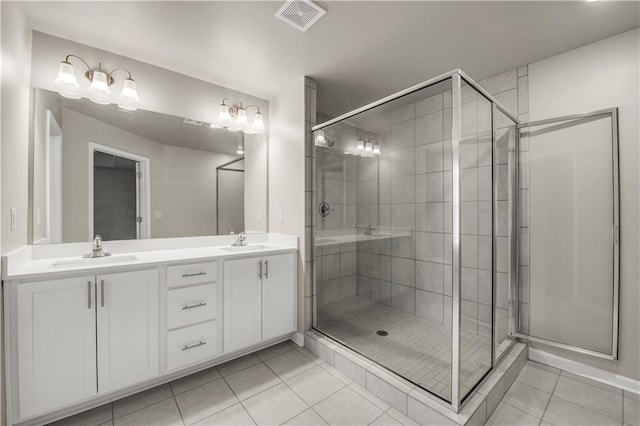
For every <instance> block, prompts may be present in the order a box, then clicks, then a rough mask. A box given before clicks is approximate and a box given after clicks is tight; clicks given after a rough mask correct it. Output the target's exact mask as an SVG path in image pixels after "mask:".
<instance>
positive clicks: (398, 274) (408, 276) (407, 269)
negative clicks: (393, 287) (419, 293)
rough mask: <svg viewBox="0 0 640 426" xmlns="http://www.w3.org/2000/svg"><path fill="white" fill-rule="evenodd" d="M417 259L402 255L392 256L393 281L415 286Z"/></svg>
mask: <svg viewBox="0 0 640 426" xmlns="http://www.w3.org/2000/svg"><path fill="white" fill-rule="evenodd" d="M415 278H416V261H415V260H413V259H404V258H401V257H392V258H391V282H393V283H395V284H402V285H405V286H410V287H415V284H416V283H415Z"/></svg>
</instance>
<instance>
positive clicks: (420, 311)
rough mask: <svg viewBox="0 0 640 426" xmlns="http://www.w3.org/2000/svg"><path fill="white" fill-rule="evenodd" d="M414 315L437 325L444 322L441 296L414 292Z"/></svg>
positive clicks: (428, 292)
mask: <svg viewBox="0 0 640 426" xmlns="http://www.w3.org/2000/svg"><path fill="white" fill-rule="evenodd" d="M416 315H417V316H419V317H422V318H426V319H429V320H431V321H436V322H439V323H443V322H445V318H444V299H443V296H442V294H437V293H432V292H430V291H423V290H416Z"/></svg>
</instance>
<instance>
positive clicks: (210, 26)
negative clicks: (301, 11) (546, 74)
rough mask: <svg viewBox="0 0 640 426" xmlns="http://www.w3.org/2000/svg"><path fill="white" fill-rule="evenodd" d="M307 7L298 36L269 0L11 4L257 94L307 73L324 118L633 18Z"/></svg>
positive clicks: (594, 34) (406, 5) (578, 11)
mask: <svg viewBox="0 0 640 426" xmlns="http://www.w3.org/2000/svg"><path fill="white" fill-rule="evenodd" d="M319 3H320V4H321V5H322V6H323V7H325V8H326V9H327V14H326V15H325V16H324V17H323V18H322V19H321V20H320V21H319V22H318V23H317V24H316V25H315V26H313V27H312V28H311V29H310V30H308V31H307V32H305V33H302V32H299V31H298V30H296V29H295V28H293V27H291V26H289V25H287V24H286V23H284V22H282V21H280V20H278V19H276V18H275V17H274V16H273V14H274V13H275V12H276V11H277V10H278V8H279V7H280V5H281V4H282V3H281V2H279V1H278V2H268V1H230V2H204V1H202V2H180V1H178V2H111V1H110V2H30V3H23V4H21V7H23V8H24V10H25V12H26V14H27V16H28V18H29V20H30V22H31V25H32V26H33V28H34V29H37V30H39V31H42V32H45V33H49V34H53V35H56V36H59V37H63V38H67V39H71V40H74V41H78V42H80V43H84V44H88V45H92V46H95V47H98V48H101V49H105V50H109V51H112V52H114V53H118V54H121V55H125V56H129V57H132V58H134V59H137V60H141V61H144V62H148V63H151V64H153V65H157V66H160V67H164V68H168V69H170V70H173V71H177V72H180V73H183V74H186V75H189V76H192V77H195V78H199V79H202V80H206V81H210V82H213V83H216V84H220V85H223V86H227V87H230V88H232V89H236V90H240V91H244V92H247V93H250V94H253V95H256V96H259V97H262V98H266V99H271V98H273V97H274V96H275V95H276V94H277V93H278V90H279V88H281V87H282V86H283V85H285V84H287V83H290V82H292V81H294V79H296V78H299V77H300V76H302V75H309V76H311V77H313V78H315V79H316V80H317V81H318V83H319V110H320V111H323V112H326V113H328V114H331V115H338V114H340V113H343V112H346V111H349V110H351V109H353V108H356V107H358V106H361V105H363V104H365V103H368V102H370V101H373V100H376V99H378V98H380V97H382V96H385V95H388V94H391V93H393V92H396V91H398V90H401V89H403V88H405V87H408V86H410V85H413V84H415V83H418V82H421V81H424V80H427V79H428V78H431V77H433V76H435V75H437V74H440V73H443V72H445V71H448V70H450V69H453V68H461V69H463V70H464V71H466V72H467V73H468V74H469V75H470V76H472V77H474V78H476V79H478V80H480V79H482V78H485V77H489V76H491V75H495V74H498V73H500V72H503V71H506V70H508V69H512V68H514V67H516V66H520V65H523V64H527V63H531V62H534V61H537V60H540V59H544V58H546V57H549V56H553V55H555V54H558V53H561V52H564V51H567V50H570V49H573V48H576V47H579V46H582V45H585V44H589V43H592V42H594V41H597V40H600V39H603V38H606V37H609V36H612V35H615V34H619V33H622V32H625V31H628V30H630V29H633V28H635V27H638V25H639V21H640V12H639V7H640V3H638V2H636V1H627V2H616V1H600V2H596V3H588V2H586V1H574V2H555V1H543V2H524V1H512V2H480V1H473V2H394V1H380V2H364V1H352V2H333V1H331V2H328V1H322V2H319ZM567 78H571V76H567Z"/></svg>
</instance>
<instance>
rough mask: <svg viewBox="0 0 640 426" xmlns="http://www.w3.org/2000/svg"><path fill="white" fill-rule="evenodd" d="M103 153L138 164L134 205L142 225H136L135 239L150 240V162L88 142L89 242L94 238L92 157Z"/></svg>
mask: <svg viewBox="0 0 640 426" xmlns="http://www.w3.org/2000/svg"><path fill="white" fill-rule="evenodd" d="M96 151H98V152H104V153H106V154H111V155H117V156H118V157H122V158H126V159H128V160H133V161H136V162H138V164H139V165H140V172H141V173H142V177H141V178H140V180H139V185H137V186H136V188H137V189H136V192H137V195H138V196H137V197H136V205H137V206H138V208H139V211H138V216H140V217H141V218H142V223H139V224H137V226H136V229H137V230H138V232H137V234H138V235H137V239H147V238H151V185H150V182H151V162H150V160H149V159H148V158H147V157H143V156H142V155H138V154H133V153H130V152H127V151H122V150H120V149H117V148H113V147H110V146H106V145H101V144H98V143H95V142H89V151H88V152H89V176H88V179H87V181H88V182H89V241H92V240H93V238H94V237H95V233H94V229H93V204H94V203H93V165H94V164H93V156H94V154H95V152H96Z"/></svg>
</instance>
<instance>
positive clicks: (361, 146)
mask: <svg viewBox="0 0 640 426" xmlns="http://www.w3.org/2000/svg"><path fill="white" fill-rule="evenodd" d="M363 150H364V141H363V140H362V139H361V140H359V141H358V144H357V145H356V151H363Z"/></svg>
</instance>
